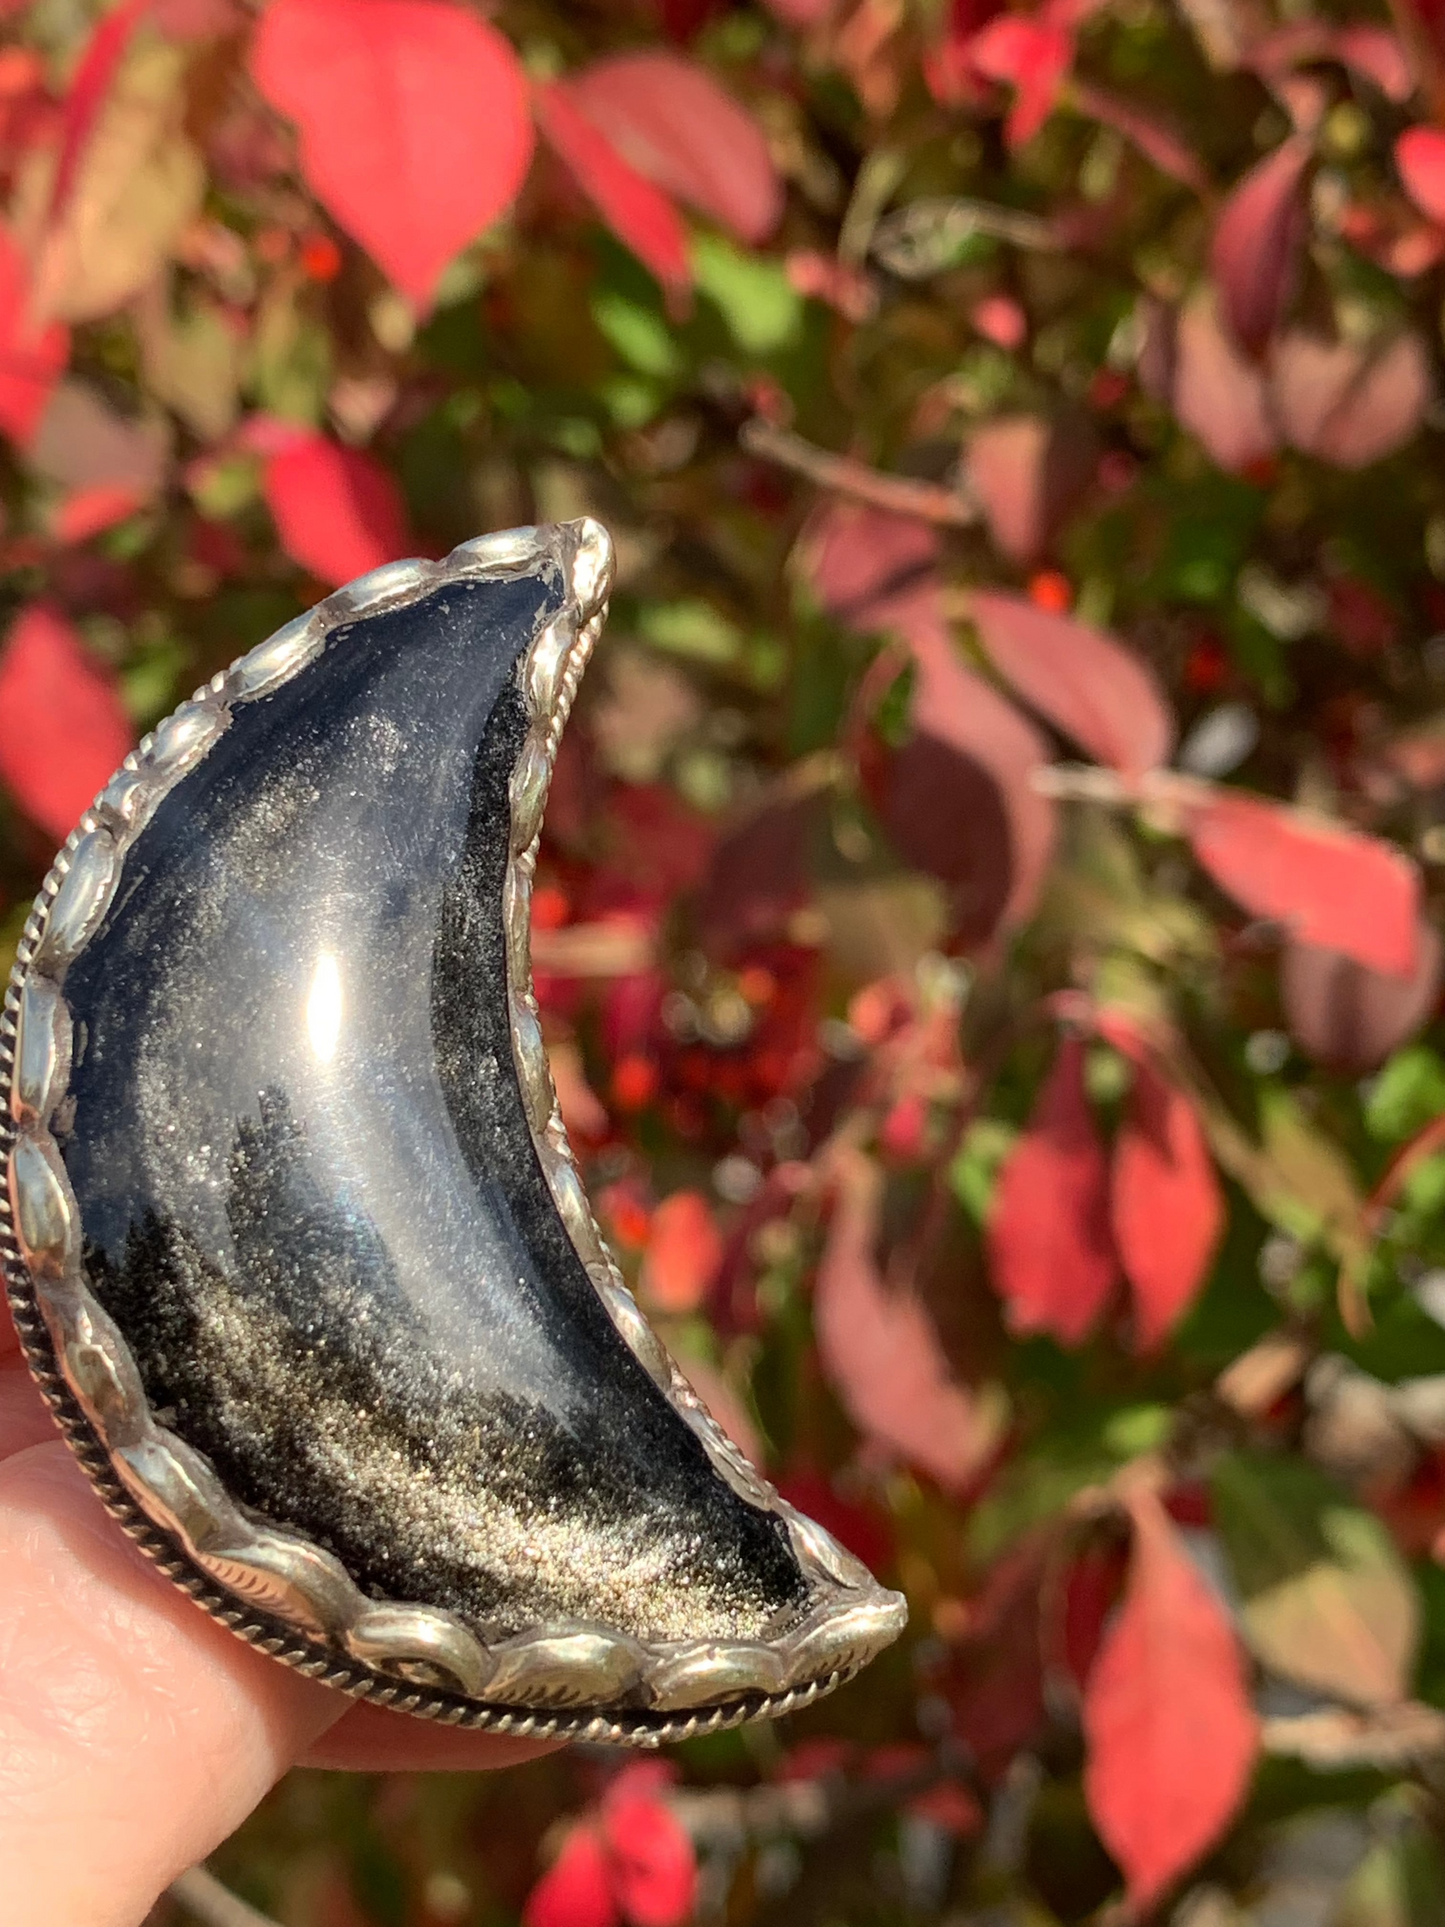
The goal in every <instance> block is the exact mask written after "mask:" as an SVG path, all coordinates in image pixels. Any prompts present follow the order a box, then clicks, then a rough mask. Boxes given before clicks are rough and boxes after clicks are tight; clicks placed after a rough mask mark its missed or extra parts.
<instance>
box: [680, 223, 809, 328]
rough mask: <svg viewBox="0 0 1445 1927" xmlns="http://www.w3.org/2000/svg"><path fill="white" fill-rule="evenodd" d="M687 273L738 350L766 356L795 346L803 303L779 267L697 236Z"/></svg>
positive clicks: (709, 237) (720, 241)
mask: <svg viewBox="0 0 1445 1927" xmlns="http://www.w3.org/2000/svg"><path fill="white" fill-rule="evenodd" d="M692 271H693V275H694V277H695V278H696V281H697V285H698V287H699V288H700V289H701V290H702V292H703V293H704V294H705V295H706V296H707V297H708V298H709V300H710V301H712V302H713V303H714V305H715V306H716V307H717V308H718V309H719V310H720V311H721V313H722V318H723V320H724V321H725V322H726V323H727V325H728V333H729V334H730V335H731V336H732V338H733V340H734V341H735V342H736V343H737V344H738V346H739V347H740V348H743V349H745V350H746V351H747V352H748V353H749V354H751V355H770V354H776V353H777V351H778V350H779V349H780V348H791V347H792V345H793V344H794V342H796V341H797V339H798V337H799V335H800V334H801V332H802V327H803V300H802V296H801V295H800V294H798V293H797V291H796V290H795V289H794V288H793V286H792V284H791V283H790V282H789V280H788V277H787V275H786V274H785V273H784V271H783V265H782V263H781V262H780V261H769V260H764V259H760V258H759V257H758V256H756V255H751V254H744V253H742V252H741V251H740V250H739V249H738V248H735V247H732V246H730V245H729V244H728V242H726V241H724V240H723V239H722V238H721V236H719V235H716V234H702V235H699V236H698V238H697V240H696V241H694V243H693V247H692Z"/></svg>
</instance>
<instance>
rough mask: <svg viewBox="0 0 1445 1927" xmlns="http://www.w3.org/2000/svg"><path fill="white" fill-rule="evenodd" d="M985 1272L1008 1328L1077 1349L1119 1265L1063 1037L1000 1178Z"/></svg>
mask: <svg viewBox="0 0 1445 1927" xmlns="http://www.w3.org/2000/svg"><path fill="white" fill-rule="evenodd" d="M987 1242H988V1253H989V1267H990V1271H991V1274H992V1278H993V1284H994V1289H995V1290H996V1291H997V1292H998V1294H999V1296H1000V1298H1002V1299H1003V1301H1004V1306H1005V1308H1006V1310H1007V1313H1008V1322H1009V1326H1010V1328H1011V1329H1012V1330H1013V1331H1015V1332H1018V1333H1020V1334H1023V1333H1027V1332H1051V1333H1052V1334H1053V1335H1054V1337H1055V1338H1057V1339H1058V1340H1059V1341H1060V1343H1062V1344H1065V1345H1079V1344H1082V1343H1083V1341H1084V1339H1085V1338H1086V1337H1087V1336H1088V1334H1089V1332H1090V1331H1091V1330H1092V1329H1093V1326H1094V1324H1095V1323H1096V1321H1097V1319H1098V1317H1099V1314H1100V1312H1102V1311H1103V1309H1104V1305H1105V1302H1106V1300H1107V1299H1108V1296H1109V1293H1110V1291H1111V1290H1112V1289H1113V1286H1114V1280H1115V1278H1116V1277H1117V1276H1118V1264H1117V1260H1116V1259H1115V1255H1114V1247H1113V1243H1112V1240H1111V1238H1110V1233H1109V1170H1108V1163H1107V1160H1106V1157H1105V1152H1104V1143H1103V1139H1102V1138H1101V1137H1100V1135H1099V1127H1098V1125H1097V1124H1096V1123H1095V1121H1094V1114H1093V1111H1092V1110H1091V1109H1090V1107H1089V1100H1088V1097H1087V1095H1086V1094H1085V1091H1084V1046H1083V1042H1082V1040H1081V1039H1080V1038H1078V1037H1073V1036H1065V1037H1064V1038H1063V1039H1062V1040H1061V1042H1060V1044H1059V1051H1058V1055H1057V1057H1056V1058H1055V1059H1054V1067H1053V1070H1052V1071H1051V1072H1050V1073H1049V1077H1048V1081H1047V1082H1046V1083H1045V1084H1044V1086H1043V1088H1042V1089H1041V1090H1040V1092H1039V1095H1038V1099H1037V1101H1036V1103H1035V1105H1034V1109H1033V1115H1032V1116H1031V1117H1030V1118H1029V1122H1028V1129H1027V1130H1026V1131H1025V1132H1024V1134H1023V1136H1022V1137H1021V1138H1020V1139H1019V1141H1018V1143H1017V1144H1016V1145H1015V1146H1014V1148H1013V1150H1012V1151H1011V1152H1010V1153H1009V1155H1008V1157H1007V1158H1006V1159H1005V1161H1004V1165H1003V1168H1002V1170H1001V1171H1000V1172H999V1178H998V1191H997V1194H996V1195H995V1198H994V1203H993V1211H992V1213H991V1215H990V1217H989V1222H988V1233H987Z"/></svg>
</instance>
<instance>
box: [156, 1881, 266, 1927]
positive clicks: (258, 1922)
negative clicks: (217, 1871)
mask: <svg viewBox="0 0 1445 1927" xmlns="http://www.w3.org/2000/svg"><path fill="white" fill-rule="evenodd" d="M170 1891H171V1898H172V1900H178V1901H179V1902H180V1903H181V1905H182V1906H183V1907H184V1908H185V1909H186V1911H187V1912H188V1913H191V1914H194V1915H195V1917H196V1919H197V1920H199V1921H200V1922H201V1923H202V1927H278V1923H277V1922H276V1921H274V1920H272V1918H271V1916H270V1915H269V1914H261V1913H257V1911H256V1909H255V1908H254V1907H249V1906H247V1904H246V1902H245V1901H244V1900H239V1899H238V1898H237V1897H236V1895H235V1894H233V1893H232V1892H231V1890H230V1888H229V1887H223V1886H222V1885H221V1883H220V1881H219V1880H217V1878H216V1876H215V1875H214V1874H213V1873H210V1872H208V1871H207V1869H206V1868H205V1867H190V1868H188V1869H187V1870H186V1872H185V1873H183V1874H181V1875H180V1877H179V1878H178V1879H176V1880H173V1881H172V1882H171V1889H170Z"/></svg>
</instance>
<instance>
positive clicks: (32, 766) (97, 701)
mask: <svg viewBox="0 0 1445 1927" xmlns="http://www.w3.org/2000/svg"><path fill="white" fill-rule="evenodd" d="M134 741H135V734H134V731H133V730H132V729H131V725H130V719H129V718H128V717H127V715H126V713H125V711H124V709H123V708H122V707H121V701H120V697H119V695H118V694H117V693H116V688H115V684H114V683H113V682H112V681H111V679H110V677H109V676H107V675H106V674H105V672H104V670H102V669H101V668H100V667H99V665H98V664H97V663H96V662H95V661H94V660H93V659H92V657H90V656H89V655H88V654H87V653H86V650H85V646H84V644H83V643H82V642H81V640H80V637H79V636H78V635H77V634H76V633H75V631H74V629H72V628H71V626H70V624H69V623H68V622H67V621H66V620H65V618H64V616H62V615H61V614H60V612H59V611H58V610H57V609H54V608H52V607H51V605H50V604H49V603H46V602H32V603H31V604H30V605H29V607H28V608H26V609H22V610H21V612H20V614H19V616H18V617H17V618H16V620H15V622H14V623H13V624H12V626H11V629H10V633H9V635H8V636H7V637H6V638H5V645H4V648H3V649H0V781H3V782H4V783H5V785H6V787H7V788H8V789H9V790H10V792H11V794H12V795H13V796H14V798H15V800H16V802H18V803H19V805H20V807H21V808H22V809H23V810H24V811H25V814H26V815H27V816H29V817H32V818H33V819H34V820H35V822H37V823H38V824H39V825H40V827H41V828H42V829H43V830H45V831H47V832H48V833H49V835H51V836H52V837H54V838H55V840H56V841H57V842H59V841H60V839H61V838H62V837H65V836H68V835H69V834H70V832H71V830H73V829H74V827H75V825H76V822H77V821H78V819H79V817H80V816H81V814H82V812H83V811H84V810H85V809H87V808H88V807H89V805H90V803H91V802H92V801H93V799H94V797H95V793H96V791H97V790H98V789H100V787H101V786H102V784H104V783H105V782H107V781H108V780H109V778H110V777H111V775H112V774H113V772H114V771H115V769H116V767H117V765H118V764H119V763H120V762H121V761H122V759H123V758H124V756H125V754H126V752H127V751H128V750H129V749H130V747H131V745H132V743H133V742H134Z"/></svg>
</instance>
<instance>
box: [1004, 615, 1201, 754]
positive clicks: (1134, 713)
mask: <svg viewBox="0 0 1445 1927" xmlns="http://www.w3.org/2000/svg"><path fill="white" fill-rule="evenodd" d="M969 609H970V612H971V614H972V616H973V619H974V622H975V624H976V625H977V628H978V633H979V636H980V638H981V640H982V642H983V646H984V648H985V649H986V650H987V651H988V654H989V658H990V660H991V661H992V662H993V664H994V666H995V667H996V668H997V669H998V671H999V673H1000V675H1002V676H1003V677H1004V679H1005V681H1007V682H1008V683H1009V685H1010V686H1011V687H1012V688H1013V689H1014V690H1015V691H1016V692H1017V693H1018V694H1019V695H1020V696H1022V697H1023V699H1024V701H1025V702H1026V703H1028V704H1029V705H1030V706H1031V707H1032V708H1034V709H1036V710H1038V712H1039V713H1040V715H1042V716H1045V717H1047V719H1048V720H1049V721H1050V722H1051V723H1053V724H1054V726H1055V727H1056V728H1058V729H1061V730H1062V731H1063V732H1064V734H1065V735H1067V736H1071V737H1072V738H1073V739H1074V741H1075V742H1077V743H1079V744H1080V745H1081V746H1082V747H1083V748H1084V749H1086V750H1087V751H1088V752H1089V754H1090V755H1091V756H1095V757H1097V758H1098V760H1099V761H1100V762H1101V763H1107V764H1108V765H1109V766H1110V767H1111V768H1112V769H1117V770H1121V771H1123V772H1124V774H1125V775H1130V776H1137V775H1140V774H1142V773H1143V772H1144V771H1145V770H1150V769H1157V768H1158V767H1159V765H1160V764H1162V763H1165V762H1167V761H1168V760H1169V752H1170V750H1171V748H1172V747H1173V743H1174V718H1173V716H1172V715H1171V713H1170V710H1169V705H1168V702H1167V701H1166V699H1165V697H1164V694H1163V692H1162V690H1161V689H1160V687H1159V684H1158V683H1157V681H1156V680H1155V678H1154V673H1153V671H1152V670H1151V669H1150V668H1149V666H1148V665H1147V664H1146V663H1145V662H1143V661H1142V660H1141V659H1140V658H1139V657H1138V656H1136V655H1134V654H1133V652H1132V651H1131V650H1128V649H1126V648H1124V646H1123V645H1122V643H1118V642H1116V641H1115V640H1114V638H1113V637H1112V636H1108V635H1105V634H1104V633H1103V631H1102V630H1099V629H1091V628H1090V627H1089V626H1088V624H1087V623H1083V622H1075V621H1074V620H1073V618H1072V617H1070V616H1060V615H1053V614H1051V613H1050V612H1049V611H1047V610H1044V609H1039V608H1036V607H1035V606H1034V604H1033V603H1031V602H1025V601H1023V600H1022V599H1021V598H1020V597H1018V596H1009V595H997V594H994V593H991V592H985V591H982V590H980V591H978V592H976V593H975V594H974V595H973V596H971V597H970V599H969Z"/></svg>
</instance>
